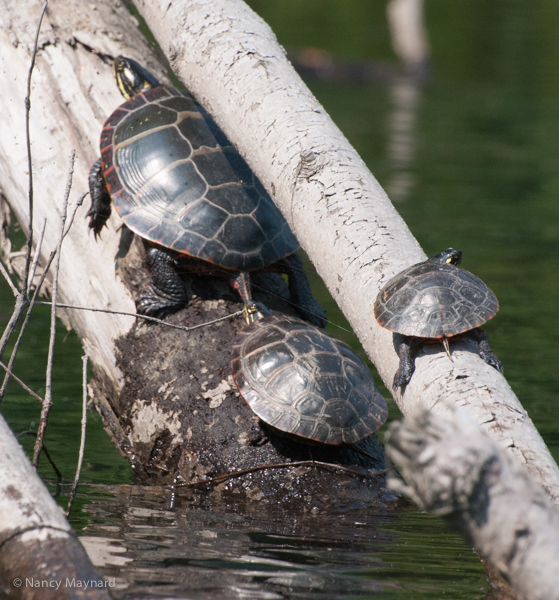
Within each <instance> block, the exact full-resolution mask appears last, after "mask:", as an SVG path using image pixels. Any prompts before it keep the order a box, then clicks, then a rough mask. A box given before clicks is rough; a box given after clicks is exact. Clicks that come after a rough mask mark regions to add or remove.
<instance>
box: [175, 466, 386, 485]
mask: <svg viewBox="0 0 559 600" xmlns="http://www.w3.org/2000/svg"><path fill="white" fill-rule="evenodd" d="M290 467H322V468H323V469H334V470H338V471H343V472H344V473H351V474H352V475H355V476H356V477H368V476H369V475H370V474H369V473H362V472H361V471H355V470H354V469H349V468H348V467H343V466H342V465H335V464H333V463H327V462H321V461H318V460H299V461H295V462H290V463H276V464H271V465H259V466H257V467H252V468H250V469H243V470H242V471H233V472H232V473H225V474H224V475H217V476H216V477H209V478H208V479H202V480H200V481H195V482H193V483H175V484H173V485H172V486H167V487H195V486H198V485H205V484H208V483H220V482H221V481H227V480H228V479H233V478H234V477H241V476H242V475H249V474H251V473H255V472H257V471H265V470H266V469H288V468H290ZM384 473H385V471H384V470H383V471H379V472H377V473H372V474H373V475H375V476H376V475H382V474H384Z"/></svg>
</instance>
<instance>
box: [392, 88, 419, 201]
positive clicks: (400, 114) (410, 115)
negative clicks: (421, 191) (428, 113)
mask: <svg viewBox="0 0 559 600" xmlns="http://www.w3.org/2000/svg"><path fill="white" fill-rule="evenodd" d="M390 97H391V100H392V111H391V113H390V114H389V115H388V117H387V122H388V148H387V152H386V153H387V158H388V160H389V162H390V166H391V167H392V168H391V175H390V177H389V178H388V181H387V184H386V193H387V194H388V197H389V198H390V199H391V200H392V202H404V201H405V200H407V198H408V196H409V194H410V191H411V189H412V187H413V184H414V175H413V160H414V153H415V123H416V119H417V110H418V105H419V101H420V99H421V87H420V86H419V85H418V84H417V82H416V81H415V80H413V79H410V78H402V79H400V80H399V81H396V82H394V83H393V84H392V85H391V87H390Z"/></svg>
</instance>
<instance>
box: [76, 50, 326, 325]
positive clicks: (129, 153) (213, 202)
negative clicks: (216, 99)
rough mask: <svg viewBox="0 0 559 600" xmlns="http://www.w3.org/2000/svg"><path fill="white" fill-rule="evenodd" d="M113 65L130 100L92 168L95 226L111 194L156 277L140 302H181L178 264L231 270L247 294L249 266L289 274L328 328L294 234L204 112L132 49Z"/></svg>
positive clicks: (156, 306) (313, 318)
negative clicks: (155, 73) (139, 240)
mask: <svg viewBox="0 0 559 600" xmlns="http://www.w3.org/2000/svg"><path fill="white" fill-rule="evenodd" d="M113 69H114V75H115V79H116V82H117V84H118V87H119V89H120V91H121V92H122V94H123V96H124V97H125V98H127V99H128V100H127V102H125V103H124V104H122V105H121V106H119V107H118V108H117V109H116V110H115V111H114V112H113V114H112V115H111V116H110V117H109V118H108V119H107V121H106V123H105V126H104V127H103V131H102V133H101V144H100V145H101V159H100V160H98V161H97V162H96V163H95V165H94V166H93V167H92V169H91V172H90V176H89V185H90V193H91V200H92V201H91V208H90V210H89V212H88V216H89V217H90V221H89V227H90V228H91V229H93V231H94V233H95V236H96V237H97V236H98V235H99V234H100V232H101V229H102V228H103V226H104V225H105V223H106V221H107V219H108V217H109V215H110V212H111V199H112V202H113V203H114V205H115V208H116V210H117V212H118V214H119V215H120V217H121V218H122V220H123V221H124V223H125V224H126V226H127V227H128V228H129V229H131V230H132V231H133V232H134V233H136V234H138V235H139V236H140V237H142V238H143V239H144V240H145V242H146V245H147V246H148V250H147V253H146V260H145V264H146V266H147V268H148V269H149V271H150V274H151V283H150V284H149V285H148V287H147V290H146V291H145V292H144V293H142V294H141V295H140V296H139V297H138V298H137V300H136V308H137V311H138V312H139V313H141V314H145V315H151V316H164V315H166V314H169V313H171V312H174V311H175V310H177V309H179V308H181V307H182V306H184V305H185V304H186V303H187V301H188V294H187V291H186V288H185V286H184V284H183V281H182V279H181V277H180V275H179V272H180V271H181V270H182V271H189V272H196V271H198V272H211V274H214V275H221V276H226V277H228V278H229V279H230V280H231V281H232V283H233V285H234V286H235V287H236V288H237V289H238V290H239V292H240V293H241V295H242V296H243V297H244V298H245V300H247V298H250V285H249V280H248V275H247V272H249V271H262V270H274V271H278V272H282V273H288V275H289V287H290V293H291V299H292V301H293V302H294V303H295V305H296V307H297V309H298V311H299V312H300V314H301V316H303V317H304V318H305V319H307V320H309V321H310V322H312V323H314V324H316V325H318V326H321V327H324V325H325V324H326V316H325V313H324V310H323V308H322V307H321V306H320V304H319V303H318V302H317V301H316V300H315V299H314V298H313V296H312V293H311V289H310V286H309V283H308V281H307V278H306V276H305V273H304V271H303V266H302V262H301V259H300V258H299V257H298V256H297V255H296V254H295V252H296V250H297V249H298V247H299V244H298V243H297V240H296V239H295V236H294V235H293V233H292V232H291V230H290V228H289V225H288V224H287V222H286V221H285V219H284V218H283V216H282V215H281V213H280V212H279V210H278V209H277V208H276V206H275V205H274V203H273V201H272V199H271V198H270V196H269V195H268V194H267V193H266V191H265V189H264V187H263V186H262V184H261V183H260V181H259V180H258V179H257V178H256V176H255V175H254V174H253V173H252V171H251V170H250V168H249V167H248V165H247V164H246V162H245V161H244V160H243V159H242V157H241V156H240V155H239V153H238V152H237V150H236V149H235V148H234V147H233V146H232V145H231V143H230V142H229V141H228V140H227V138H226V137H225V135H224V134H223V133H222V131H221V130H220V129H219V127H218V126H217V125H216V124H215V122H214V121H213V120H212V118H211V117H210V116H209V115H208V113H207V112H206V111H205V110H204V109H203V108H202V107H201V106H200V105H199V104H198V103H197V102H196V101H195V100H194V98H192V96H190V95H189V94H187V93H185V92H182V91H179V90H177V89H175V88H173V87H170V86H168V85H161V84H160V83H159V82H158V81H157V79H155V77H154V76H153V75H151V73H149V72H148V71H146V70H145V69H144V68H143V67H141V66H140V65H139V64H138V63H137V62H135V61H134V60H132V59H130V58H125V57H122V56H119V57H117V58H116V59H115V60H114V66H113Z"/></svg>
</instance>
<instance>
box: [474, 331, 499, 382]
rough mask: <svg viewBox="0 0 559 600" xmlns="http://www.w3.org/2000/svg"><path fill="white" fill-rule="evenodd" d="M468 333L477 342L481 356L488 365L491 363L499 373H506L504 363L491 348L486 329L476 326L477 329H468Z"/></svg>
mask: <svg viewBox="0 0 559 600" xmlns="http://www.w3.org/2000/svg"><path fill="white" fill-rule="evenodd" d="M467 335H468V337H469V338H470V339H472V340H474V341H475V342H477V345H478V352H479V355H480V356H481V358H482V359H483V360H484V361H485V362H486V363H487V364H488V365H491V366H492V367H493V368H494V369H497V371H499V373H504V372H505V368H504V367H503V363H502V362H501V361H500V360H499V358H498V357H497V355H496V354H495V352H493V350H491V346H490V345H489V339H488V337H487V334H486V333H485V331H484V330H483V329H481V328H480V327H476V328H475V329H472V330H471V331H468V332H467Z"/></svg>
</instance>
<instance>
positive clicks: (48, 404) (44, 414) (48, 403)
mask: <svg viewBox="0 0 559 600" xmlns="http://www.w3.org/2000/svg"><path fill="white" fill-rule="evenodd" d="M75 158H76V152H75V150H72V154H71V156H70V171H69V173H68V181H67V182H66V190H65V192H64V200H63V202H62V212H61V214H60V236H59V238H58V245H57V248H56V261H55V263H54V273H53V281H52V311H51V320H50V339H49V352H48V359H47V377H46V385H45V387H46V389H45V401H44V403H43V408H42V410H41V420H40V422H39V429H38V431H37V440H36V442H35V449H34V451H33V466H34V467H35V468H37V463H38V462H39V456H40V454H41V446H42V445H43V438H44V435H45V429H46V426H47V418H48V415H49V413H50V410H51V408H52V364H53V354H54V338H55V335H56V300H57V297H58V272H59V270H60V254H61V249H62V242H63V241H64V233H65V227H66V215H67V211H68V198H69V196H70V190H71V189H72V177H73V175H74V160H75Z"/></svg>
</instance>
